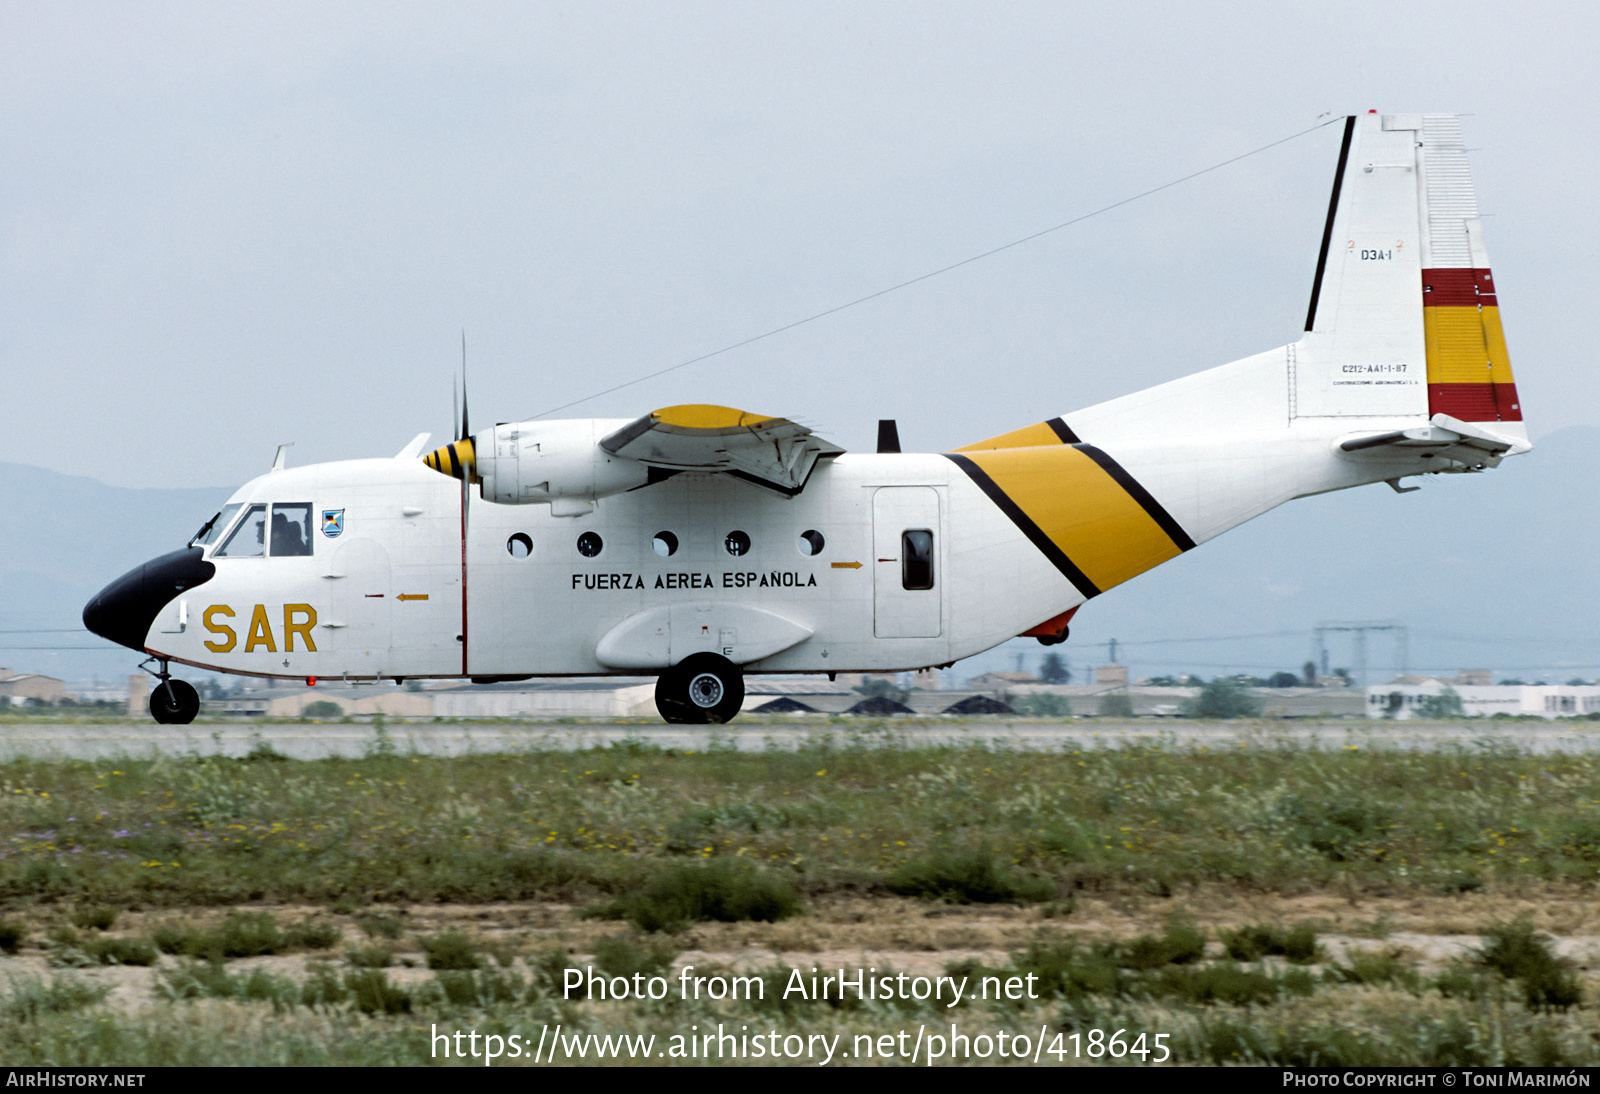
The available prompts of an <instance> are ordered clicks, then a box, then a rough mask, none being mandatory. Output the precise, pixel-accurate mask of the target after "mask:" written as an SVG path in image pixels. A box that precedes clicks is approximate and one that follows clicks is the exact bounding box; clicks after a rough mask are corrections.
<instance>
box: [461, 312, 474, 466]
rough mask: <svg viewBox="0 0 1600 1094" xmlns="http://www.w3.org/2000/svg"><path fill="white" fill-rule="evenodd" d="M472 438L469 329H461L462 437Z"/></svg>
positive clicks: (462, 438)
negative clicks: (468, 389) (468, 370)
mask: <svg viewBox="0 0 1600 1094" xmlns="http://www.w3.org/2000/svg"><path fill="white" fill-rule="evenodd" d="M470 436H472V426H471V425H469V424H468V422H467V328H466V327H462V328H461V436H460V437H459V438H457V439H458V440H464V439H466V438H467V437H470Z"/></svg>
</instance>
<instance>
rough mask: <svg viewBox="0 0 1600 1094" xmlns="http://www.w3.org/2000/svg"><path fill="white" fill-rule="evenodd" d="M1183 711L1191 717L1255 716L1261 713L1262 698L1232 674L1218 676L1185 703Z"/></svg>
mask: <svg viewBox="0 0 1600 1094" xmlns="http://www.w3.org/2000/svg"><path fill="white" fill-rule="evenodd" d="M1262 682H1263V683H1265V681H1262ZM1183 713H1184V714H1185V716H1187V717H1190V718H1254V717H1256V716H1257V715H1259V714H1260V713H1261V700H1260V699H1258V698H1256V696H1255V695H1254V693H1252V692H1251V691H1250V689H1249V686H1248V685H1246V684H1245V683H1243V682H1241V681H1239V680H1236V679H1234V678H1233V677H1231V676H1218V677H1216V678H1215V679H1213V680H1211V681H1209V682H1207V683H1206V685H1205V686H1204V687H1202V688H1201V689H1200V694H1199V695H1197V696H1195V698H1194V699H1193V700H1192V701H1190V702H1188V703H1185V704H1184V710H1183Z"/></svg>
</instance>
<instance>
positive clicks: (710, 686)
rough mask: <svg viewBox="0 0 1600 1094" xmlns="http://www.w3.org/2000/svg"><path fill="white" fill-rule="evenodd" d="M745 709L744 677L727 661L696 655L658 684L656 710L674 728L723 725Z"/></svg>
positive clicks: (672, 669) (720, 658) (737, 667)
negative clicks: (677, 726) (743, 707)
mask: <svg viewBox="0 0 1600 1094" xmlns="http://www.w3.org/2000/svg"><path fill="white" fill-rule="evenodd" d="M743 705H744V673H743V672H741V671H740V669H739V666H738V665H735V664H734V663H733V662H732V661H729V660H728V659H727V658H726V657H719V656H717V655H716V654H714V653H696V654H693V655H691V656H689V657H685V658H684V659H683V660H682V661H680V662H678V663H677V664H676V665H673V666H672V667H671V668H670V669H668V670H667V671H666V672H664V673H662V674H661V676H660V677H659V678H658V679H657V680H656V709H657V710H659V711H660V712H661V717H662V718H664V719H666V720H667V721H668V722H671V723H673V724H675V725H705V724H707V723H710V724H712V725H720V724H721V723H723V722H726V721H728V719H730V718H732V717H733V716H734V715H735V714H737V713H739V708H740V707H742V706H743Z"/></svg>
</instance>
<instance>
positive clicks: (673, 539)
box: [650, 532, 678, 558]
mask: <svg viewBox="0 0 1600 1094" xmlns="http://www.w3.org/2000/svg"><path fill="white" fill-rule="evenodd" d="M650 546H651V547H653V548H654V549H655V552H656V554H658V555H660V556H661V557H662V558H671V557H672V556H673V555H675V554H677V553H678V537H677V536H675V535H673V534H672V533H671V532H657V533H656V535H655V538H654V539H652V540H651V541H650Z"/></svg>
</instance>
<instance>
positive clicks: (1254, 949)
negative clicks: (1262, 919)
mask: <svg viewBox="0 0 1600 1094" xmlns="http://www.w3.org/2000/svg"><path fill="white" fill-rule="evenodd" d="M1220 934H1221V938H1222V944H1223V946H1224V947H1226V948H1227V951H1228V956H1229V957H1231V958H1233V959H1234V960H1236V961H1259V960H1261V958H1263V957H1269V956H1273V957H1278V956H1281V957H1284V958H1286V959H1287V960H1288V961H1289V962H1290V963H1292V964H1295V965H1309V964H1310V963H1311V962H1313V961H1315V960H1316V959H1317V932H1316V928H1314V927H1313V926H1312V925H1311V924H1309V923H1299V924H1296V925H1295V926H1293V927H1287V928H1286V927H1282V926H1277V925H1269V924H1263V923H1256V924H1252V925H1250V926H1245V927H1240V928H1239V929H1238V930H1236V931H1222V932H1220Z"/></svg>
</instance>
